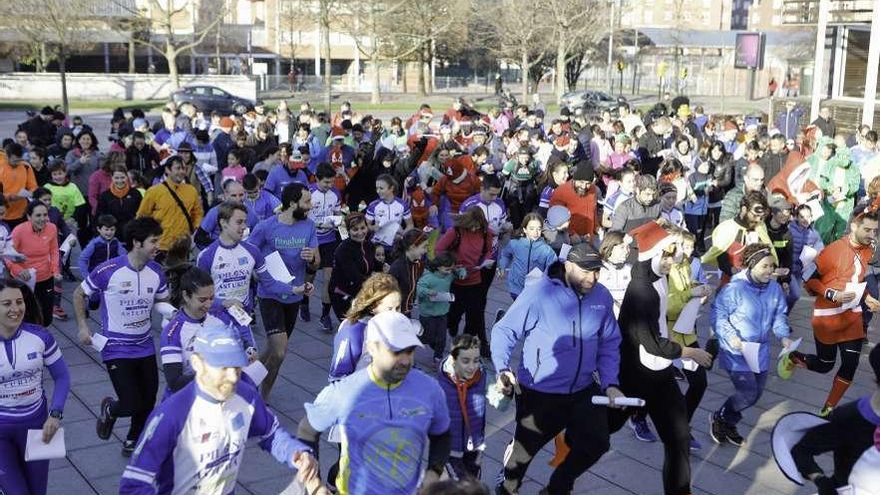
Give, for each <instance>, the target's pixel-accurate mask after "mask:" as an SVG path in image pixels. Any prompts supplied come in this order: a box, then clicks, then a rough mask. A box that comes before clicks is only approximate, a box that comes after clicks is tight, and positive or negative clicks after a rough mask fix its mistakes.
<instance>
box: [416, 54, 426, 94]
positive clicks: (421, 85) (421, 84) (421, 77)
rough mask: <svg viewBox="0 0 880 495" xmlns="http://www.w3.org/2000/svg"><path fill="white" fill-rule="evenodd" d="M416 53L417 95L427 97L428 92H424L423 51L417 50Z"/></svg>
mask: <svg viewBox="0 0 880 495" xmlns="http://www.w3.org/2000/svg"><path fill="white" fill-rule="evenodd" d="M417 52H418V54H419V58H418V64H419V95H420V96H428V92H427V91H426V90H425V50H423V49H422V48H419V49H418V50H417Z"/></svg>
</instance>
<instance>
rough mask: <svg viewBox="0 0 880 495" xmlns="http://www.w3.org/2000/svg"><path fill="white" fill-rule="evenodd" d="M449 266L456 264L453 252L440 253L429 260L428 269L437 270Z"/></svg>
mask: <svg viewBox="0 0 880 495" xmlns="http://www.w3.org/2000/svg"><path fill="white" fill-rule="evenodd" d="M447 266H455V256H454V255H453V254H452V253H449V252H444V253H438V254H437V255H436V256H434V257H433V258H432V259H430V260H428V270H430V271H432V272H436V271H437V270H439V269H440V268H444V267H447Z"/></svg>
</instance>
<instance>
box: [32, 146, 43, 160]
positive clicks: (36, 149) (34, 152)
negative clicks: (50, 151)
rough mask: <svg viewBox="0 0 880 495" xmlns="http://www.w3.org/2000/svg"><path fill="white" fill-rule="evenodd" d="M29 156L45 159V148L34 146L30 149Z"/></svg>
mask: <svg viewBox="0 0 880 495" xmlns="http://www.w3.org/2000/svg"><path fill="white" fill-rule="evenodd" d="M31 155H40V158H46V148H43V147H42V146H34V147H33V148H32V149H31Z"/></svg>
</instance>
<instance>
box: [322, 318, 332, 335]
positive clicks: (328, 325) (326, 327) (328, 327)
mask: <svg viewBox="0 0 880 495" xmlns="http://www.w3.org/2000/svg"><path fill="white" fill-rule="evenodd" d="M319 321H320V323H321V330H323V331H324V332H325V333H332V332H333V322H332V321H331V320H330V315H324V316H322V317H321V319H320V320H319Z"/></svg>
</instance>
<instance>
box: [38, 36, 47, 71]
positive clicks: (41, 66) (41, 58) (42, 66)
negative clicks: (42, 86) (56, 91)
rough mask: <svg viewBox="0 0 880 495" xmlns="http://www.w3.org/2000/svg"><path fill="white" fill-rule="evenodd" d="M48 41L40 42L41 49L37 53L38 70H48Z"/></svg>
mask: <svg viewBox="0 0 880 495" xmlns="http://www.w3.org/2000/svg"><path fill="white" fill-rule="evenodd" d="M46 65H48V63H47V62H46V43H43V42H40V43H39V50H38V53H37V72H46Z"/></svg>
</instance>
